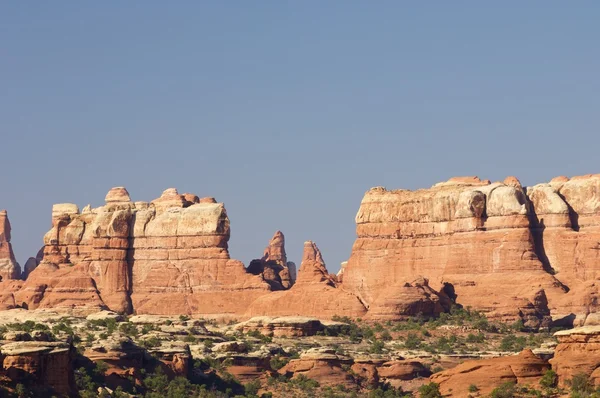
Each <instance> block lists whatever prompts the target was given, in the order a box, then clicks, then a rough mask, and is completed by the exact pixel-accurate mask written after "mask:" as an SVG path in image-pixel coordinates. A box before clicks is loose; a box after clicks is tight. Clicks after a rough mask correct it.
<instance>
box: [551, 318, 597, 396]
mask: <svg viewBox="0 0 600 398" xmlns="http://www.w3.org/2000/svg"><path fill="white" fill-rule="evenodd" d="M554 336H555V337H556V338H557V339H558V345H557V346H556V349H555V351H554V358H552V359H551V360H550V363H551V364H552V369H554V371H555V372H556V374H557V375H558V381H559V383H560V385H561V386H568V382H569V381H570V380H571V379H572V378H573V376H575V375H577V374H581V373H583V374H585V375H586V376H588V377H589V378H590V382H591V383H592V384H593V385H595V386H600V326H583V327H579V328H575V329H570V330H563V331H559V332H556V333H555V334H554Z"/></svg>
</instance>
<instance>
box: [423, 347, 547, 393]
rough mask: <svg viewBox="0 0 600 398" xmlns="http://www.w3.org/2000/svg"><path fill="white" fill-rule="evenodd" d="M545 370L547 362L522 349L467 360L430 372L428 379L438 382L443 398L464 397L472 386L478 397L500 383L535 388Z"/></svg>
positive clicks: (537, 386)
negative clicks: (449, 367) (503, 354)
mask: <svg viewBox="0 0 600 398" xmlns="http://www.w3.org/2000/svg"><path fill="white" fill-rule="evenodd" d="M548 369H550V365H549V364H548V362H546V361H544V360H543V359H540V358H538V357H537V356H535V355H534V354H533V353H532V352H531V350H524V351H522V352H521V353H520V354H518V355H511V356H507V357H499V358H491V359H479V360H473V361H467V362H464V363H462V364H460V365H458V366H456V367H454V368H452V369H448V370H444V371H442V372H439V373H436V374H434V375H433V376H431V381H433V382H435V383H437V384H439V386H440V391H441V393H442V394H443V395H444V396H445V397H467V396H469V393H470V391H469V388H470V386H473V385H474V386H476V387H477V391H479V393H480V394H482V396H483V395H486V396H487V394H489V393H490V392H492V390H493V389H494V388H496V387H498V386H500V385H501V384H503V383H514V384H518V385H522V386H529V387H534V388H539V386H540V385H539V382H540V379H541V378H542V376H543V375H544V373H545V372H546V371H547V370H548Z"/></svg>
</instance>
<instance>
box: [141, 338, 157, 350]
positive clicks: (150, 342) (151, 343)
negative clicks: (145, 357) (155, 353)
mask: <svg viewBox="0 0 600 398" xmlns="http://www.w3.org/2000/svg"><path fill="white" fill-rule="evenodd" d="M160 341H161V340H160V339H159V338H158V337H156V336H151V337H148V338H147V339H144V340H141V341H140V345H141V346H142V347H144V348H153V347H160V344H161V342H160Z"/></svg>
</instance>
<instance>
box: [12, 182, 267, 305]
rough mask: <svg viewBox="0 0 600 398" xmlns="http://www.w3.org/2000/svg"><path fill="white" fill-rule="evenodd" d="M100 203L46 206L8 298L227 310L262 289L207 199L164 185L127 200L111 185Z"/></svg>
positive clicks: (220, 209)
mask: <svg viewBox="0 0 600 398" xmlns="http://www.w3.org/2000/svg"><path fill="white" fill-rule="evenodd" d="M105 202H106V204H105V205H104V206H101V207H98V208H91V207H90V206H86V207H85V208H84V209H83V210H82V211H81V212H80V211H79V209H78V207H77V206H76V205H74V204H58V205H54V207H53V209H52V229H51V230H50V231H49V232H48V233H47V234H46V235H45V237H44V243H45V246H44V256H43V260H42V261H41V262H40V264H39V265H38V266H37V267H36V269H35V270H34V271H32V272H31V273H30V275H29V277H28V278H27V280H26V281H25V283H24V284H23V287H22V288H21V289H20V290H18V291H16V292H14V302H15V304H16V305H21V306H24V307H27V308H47V307H67V308H74V307H75V308H78V307H85V308H89V309H90V311H96V310H98V309H101V308H109V309H111V310H114V311H118V312H132V311H133V309H134V308H135V311H136V312H137V313H140V314H143V313H152V314H182V313H184V314H195V313H202V314H215V315H227V314H232V313H237V314H239V313H243V312H244V310H245V308H246V307H247V306H248V305H249V304H250V303H251V302H252V301H253V300H254V299H255V298H256V297H258V296H260V295H262V294H264V293H266V292H268V291H270V287H269V285H268V284H267V283H266V282H264V281H263V280H262V279H261V278H260V277H258V276H254V275H252V274H250V273H248V272H246V269H245V267H244V265H243V264H242V263H241V262H239V261H236V260H232V259H231V258H230V257H229V253H228V250H227V248H228V247H227V242H228V240H229V233H230V230H229V218H228V217H227V213H226V211H225V207H224V206H223V204H222V203H217V202H216V201H215V200H214V199H213V198H203V199H198V198H197V197H196V196H195V195H190V194H184V195H180V194H179V193H178V192H177V190H175V189H168V190H166V191H164V192H163V194H162V195H161V197H160V198H158V199H156V200H154V201H152V202H150V203H147V202H132V201H131V199H130V197H129V194H128V192H127V190H126V189H125V188H122V187H118V188H113V189H111V190H110V192H109V193H108V194H107V195H106V199H105Z"/></svg>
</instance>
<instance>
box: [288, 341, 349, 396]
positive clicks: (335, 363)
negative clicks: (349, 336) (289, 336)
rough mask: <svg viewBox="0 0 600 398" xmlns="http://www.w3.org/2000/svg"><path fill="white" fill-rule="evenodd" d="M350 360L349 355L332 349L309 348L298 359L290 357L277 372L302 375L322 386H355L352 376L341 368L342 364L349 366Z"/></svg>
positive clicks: (293, 375) (295, 375)
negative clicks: (337, 352) (339, 353)
mask: <svg viewBox="0 0 600 398" xmlns="http://www.w3.org/2000/svg"><path fill="white" fill-rule="evenodd" d="M352 362H353V361H352V359H351V358H350V357H346V356H343V355H338V354H336V353H335V350H332V349H310V350H308V351H306V352H305V353H303V354H302V355H301V356H300V359H292V360H291V361H290V362H289V363H288V364H287V365H285V366H284V367H283V368H281V369H280V370H279V371H278V372H279V374H282V375H286V376H288V377H292V378H296V377H298V376H299V375H303V376H305V377H308V378H310V379H313V380H316V381H318V382H319V384H320V385H322V386H332V387H333V386H339V385H342V386H344V387H346V388H355V387H356V384H357V383H356V381H355V379H354V377H353V376H352V375H350V374H349V373H348V372H346V371H345V370H344V369H343V366H344V365H346V366H351V365H352Z"/></svg>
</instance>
